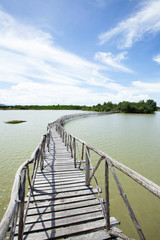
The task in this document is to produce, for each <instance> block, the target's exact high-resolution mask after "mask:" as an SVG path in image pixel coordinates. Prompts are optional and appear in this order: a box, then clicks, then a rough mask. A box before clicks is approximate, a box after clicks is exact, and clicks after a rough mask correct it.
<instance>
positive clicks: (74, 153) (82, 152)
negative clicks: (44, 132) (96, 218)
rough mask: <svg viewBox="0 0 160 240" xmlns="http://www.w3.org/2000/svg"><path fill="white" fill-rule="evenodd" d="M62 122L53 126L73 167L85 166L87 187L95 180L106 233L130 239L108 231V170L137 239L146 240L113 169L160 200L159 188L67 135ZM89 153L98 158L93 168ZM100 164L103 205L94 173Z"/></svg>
mask: <svg viewBox="0 0 160 240" xmlns="http://www.w3.org/2000/svg"><path fill="white" fill-rule="evenodd" d="M63 120H64V121H63ZM64 122H65V118H63V119H61V121H57V122H55V123H54V124H55V125H56V130H57V131H58V133H59V134H60V136H61V138H62V141H63V142H64V143H65V145H66V146H67V149H68V150H69V151H70V153H71V157H73V158H74V166H75V167H78V168H81V167H82V165H84V164H85V165H84V168H83V169H84V170H85V184H86V185H87V186H88V185H89V184H90V183H91V180H92V179H94V180H95V183H96V186H97V190H98V195H99V200H100V203H101V206H102V211H103V214H104V218H105V220H106V229H107V231H108V232H109V233H110V234H111V235H113V236H117V237H118V236H119V237H121V238H122V239H130V238H128V237H127V236H125V235H123V234H119V233H117V232H115V231H112V230H111V229H110V203H109V169H110V171H111V173H112V175H113V178H114V180H115V182H116V184H117V187H118V190H119V193H120V195H121V196H122V199H123V201H124V203H125V205H126V207H127V210H128V213H129V215H130V217H131V219H132V221H133V224H134V226H135V228H136V230H137V233H138V235H139V238H140V239H141V240H145V239H146V238H145V236H144V234H143V231H142V229H141V227H140V225H139V223H138V220H137V218H136V216H135V214H134V212H133V209H132V207H131V205H130V203H129V201H128V198H127V195H126V193H125V192H124V190H123V188H122V186H121V184H120V181H119V179H118V177H117V174H116V172H115V170H114V167H115V168H116V169H118V170H120V171H121V172H122V173H124V174H125V175H127V176H129V177H130V178H131V179H133V180H134V181H135V182H136V183H138V184H139V185H141V186H143V187H144V188H146V189H147V190H148V191H150V192H151V193H152V194H154V195H155V196H157V197H158V198H160V186H158V185H157V184H155V183H153V182H152V181H150V180H148V179H147V178H145V177H143V176H142V175H140V174H138V173H137V172H135V171H133V170H132V169H130V168H128V167H126V166H125V165H123V164H121V163H120V162H118V161H116V160H115V159H113V158H111V157H110V156H108V155H107V154H106V153H104V152H102V151H100V150H98V149H96V148H94V147H93V146H91V145H89V144H87V143H85V142H84V141H82V140H80V139H78V138H77V137H75V136H73V135H72V134H70V133H68V132H67V131H66V130H65V129H64V128H63V127H62V125H64ZM51 126H52V125H51ZM51 126H50V127H51ZM91 152H93V153H94V154H96V155H97V156H98V161H97V163H96V166H95V167H93V165H92V161H91V154H90V153H91ZM102 162H105V174H104V181H105V204H104V201H103V198H102V197H101V191H100V187H99V185H98V181H97V178H96V176H95V173H96V171H97V169H98V168H99V166H100V164H101V163H102Z"/></svg>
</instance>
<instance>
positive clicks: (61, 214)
mask: <svg viewBox="0 0 160 240" xmlns="http://www.w3.org/2000/svg"><path fill="white" fill-rule="evenodd" d="M38 210H39V209H38ZM30 213H31V214H33V212H31V211H30ZM89 213H99V216H101V217H102V218H104V217H103V215H102V210H101V207H100V206H97V205H96V206H91V207H83V208H78V209H69V210H63V211H58V212H56V211H55V209H54V207H53V208H52V209H51V212H49V213H47V212H45V210H44V211H43V213H38V214H36V215H30V216H27V219H26V224H28V223H35V224H37V223H38V222H42V221H49V220H55V219H60V218H67V217H68V218H71V217H73V216H77V218H79V216H80V215H86V214H89Z"/></svg>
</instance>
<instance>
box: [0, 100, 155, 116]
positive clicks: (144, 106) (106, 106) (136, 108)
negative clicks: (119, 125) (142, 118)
mask: <svg viewBox="0 0 160 240" xmlns="http://www.w3.org/2000/svg"><path fill="white" fill-rule="evenodd" d="M0 109H11V110H12V109H13V110H14V109H15V110H83V111H96V112H108V111H119V112H124V113H153V112H155V111H156V110H157V109H158V107H157V104H156V102H155V101H154V100H152V99H149V100H147V101H146V102H145V101H139V102H137V103H136V102H128V101H123V102H120V103H118V104H116V103H112V102H110V101H109V102H104V103H103V104H100V103H99V104H97V105H93V106H85V105H84V106H79V105H59V104H58V105H47V106H46V105H44V106H39V105H15V106H6V105H1V106H0Z"/></svg>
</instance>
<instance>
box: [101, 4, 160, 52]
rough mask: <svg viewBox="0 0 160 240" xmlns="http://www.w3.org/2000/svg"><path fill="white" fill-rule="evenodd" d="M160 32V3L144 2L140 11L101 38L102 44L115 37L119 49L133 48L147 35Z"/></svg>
mask: <svg viewBox="0 0 160 240" xmlns="http://www.w3.org/2000/svg"><path fill="white" fill-rule="evenodd" d="M159 31H160V1H159V0H153V1H144V2H143V4H141V7H140V9H139V11H137V12H135V13H134V14H133V15H132V16H130V17H129V18H127V19H125V20H123V21H121V22H120V23H118V24H117V26H115V27H114V28H112V29H111V30H109V31H107V32H105V33H102V34H101V35H100V36H99V40H100V43H101V44H104V43H106V42H108V41H109V40H111V39H112V38H114V37H115V41H116V42H117V44H118V47H119V48H128V47H131V46H132V45H133V44H134V43H135V42H137V41H140V40H141V39H142V38H143V37H144V36H145V35H146V34H155V33H157V32H159Z"/></svg>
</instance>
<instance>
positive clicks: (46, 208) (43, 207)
mask: <svg viewBox="0 0 160 240" xmlns="http://www.w3.org/2000/svg"><path fill="white" fill-rule="evenodd" d="M97 205H99V200H98V199H95V200H88V201H81V202H75V203H69V204H62V205H54V203H50V204H49V205H48V202H47V203H44V205H39V206H37V203H33V204H32V208H31V207H30V208H29V210H28V213H27V215H28V216H30V215H34V214H41V213H43V212H45V213H48V212H52V211H53V209H54V211H55V212H58V211H64V210H70V209H81V208H83V207H90V206H97Z"/></svg>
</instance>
